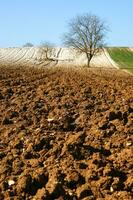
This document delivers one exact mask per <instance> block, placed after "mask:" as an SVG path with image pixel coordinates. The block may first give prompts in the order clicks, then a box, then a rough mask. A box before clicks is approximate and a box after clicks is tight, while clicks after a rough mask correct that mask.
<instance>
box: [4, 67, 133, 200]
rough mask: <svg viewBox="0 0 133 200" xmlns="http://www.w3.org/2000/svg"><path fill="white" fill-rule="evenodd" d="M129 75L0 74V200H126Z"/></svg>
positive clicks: (131, 110)
mask: <svg viewBox="0 0 133 200" xmlns="http://www.w3.org/2000/svg"><path fill="white" fill-rule="evenodd" d="M132 133H133V77H132V76H130V75H128V74H125V75H124V74H122V73H121V74H120V73H119V70H115V71H113V70H112V71H111V72H107V71H106V70H105V71H98V72H96V71H93V70H87V69H86V70H74V69H73V70H72V69H56V70H55V69H40V70H39V69H32V68H30V69H24V68H14V69H13V68H6V67H1V68H0V199H1V200H3V199H5V200H8V199H14V200H24V199H26V200H30V199H33V200H43V199H44V200H55V199H57V200H78V199H79V200H80V199H84V200H102V199H105V200H118V199H119V200H132V192H133V191H132V188H133V177H132V175H133V174H132V172H133V170H132V169H133V157H132V152H133V148H132V142H133V140H132V139H133V138H132Z"/></svg>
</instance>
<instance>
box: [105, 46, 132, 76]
mask: <svg viewBox="0 0 133 200" xmlns="http://www.w3.org/2000/svg"><path fill="white" fill-rule="evenodd" d="M107 50H108V52H109V55H110V56H111V58H112V59H113V60H114V61H115V62H116V63H117V64H118V65H119V67H120V68H121V69H127V70H128V71H130V72H132V73H133V50H132V48H108V49H107Z"/></svg>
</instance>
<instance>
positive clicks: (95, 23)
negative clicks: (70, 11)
mask: <svg viewBox="0 0 133 200" xmlns="http://www.w3.org/2000/svg"><path fill="white" fill-rule="evenodd" d="M106 31H107V26H106V25H105V22H103V21H102V20H101V19H100V18H99V17H97V16H95V15H91V14H85V15H81V16H77V17H75V18H74V19H72V20H71V22H70V23H69V32H68V33H66V34H65V35H64V44H65V45H67V46H69V47H73V48H74V49H76V50H77V51H78V52H80V53H85V54H86V57H87V66H88V67H89V66H90V61H91V59H92V58H93V56H94V55H95V54H97V53H98V52H99V49H100V48H102V47H103V46H104V45H105V44H104V40H105V35H106Z"/></svg>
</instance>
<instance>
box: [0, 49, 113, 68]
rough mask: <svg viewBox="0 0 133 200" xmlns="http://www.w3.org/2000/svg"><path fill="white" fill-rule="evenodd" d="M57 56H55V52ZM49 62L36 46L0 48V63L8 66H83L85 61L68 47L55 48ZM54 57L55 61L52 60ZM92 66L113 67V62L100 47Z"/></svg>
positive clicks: (84, 58)
mask: <svg viewBox="0 0 133 200" xmlns="http://www.w3.org/2000/svg"><path fill="white" fill-rule="evenodd" d="M58 53H59V56H58V57H57V54H58ZM50 58H51V62H46V60H45V54H44V52H43V51H40V49H39V48H38V47H31V48H30V47H25V48H5V49H2V48H1V49H0V64H2V65H8V66H15V65H17V66H18V65H21V66H27V65H30V66H39V67H43V66H47V65H49V64H51V65H52V66H55V65H57V63H58V66H59V65H60V66H66V65H67V66H68V65H69V66H84V65H86V63H87V59H86V56H85V55H84V54H78V53H77V52H76V51H74V50H72V49H68V48H55V49H53V51H52V53H51V55H50ZM54 59H55V61H53V60H54ZM56 61H58V62H56ZM91 66H92V67H103V68H106V67H108V68H112V67H113V68H114V67H116V66H115V62H113V60H112V59H111V58H110V57H109V55H108V52H107V51H106V49H102V50H101V51H100V52H99V53H98V54H97V55H96V56H94V57H93V59H92V61H91Z"/></svg>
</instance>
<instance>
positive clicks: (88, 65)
mask: <svg viewBox="0 0 133 200" xmlns="http://www.w3.org/2000/svg"><path fill="white" fill-rule="evenodd" d="M86 57H87V67H90V61H91V59H90V56H89V55H88V54H86Z"/></svg>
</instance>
